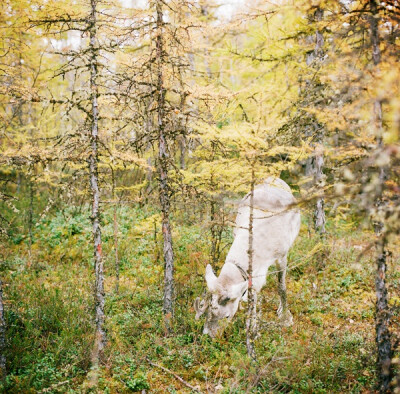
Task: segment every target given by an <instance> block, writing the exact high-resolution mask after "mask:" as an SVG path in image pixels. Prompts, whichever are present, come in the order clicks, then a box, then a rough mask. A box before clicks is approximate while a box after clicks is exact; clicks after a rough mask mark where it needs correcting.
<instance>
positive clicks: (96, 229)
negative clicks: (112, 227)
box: [89, 0, 106, 367]
mask: <svg viewBox="0 0 400 394" xmlns="http://www.w3.org/2000/svg"><path fill="white" fill-rule="evenodd" d="M90 5H91V13H90V19H89V22H90V25H89V26H90V28H89V32H90V42H89V53H90V94H91V104H92V108H91V134H90V140H91V152H90V157H89V175H90V188H91V192H92V196H93V205H92V232H93V246H94V263H95V308H96V312H95V321H96V333H95V334H96V336H95V343H94V348H93V359H92V362H93V366H94V367H97V366H98V364H99V362H100V361H101V358H102V355H103V350H104V347H105V343H106V333H105V331H104V320H105V315H104V273H103V256H102V244H101V227H100V189H99V176H98V160H99V159H98V143H99V141H98V140H99V135H98V122H99V109H98V103H97V97H98V94H99V93H98V86H97V77H98V58H97V57H98V46H97V37H96V35H97V19H96V17H97V15H96V14H97V11H96V6H97V0H91V1H90Z"/></svg>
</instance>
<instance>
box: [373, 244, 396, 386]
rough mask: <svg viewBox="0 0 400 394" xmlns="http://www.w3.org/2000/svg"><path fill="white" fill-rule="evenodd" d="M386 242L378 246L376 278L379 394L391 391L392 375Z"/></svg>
mask: <svg viewBox="0 0 400 394" xmlns="http://www.w3.org/2000/svg"><path fill="white" fill-rule="evenodd" d="M385 246H386V245H385V241H384V240H381V241H380V242H379V244H378V257H377V265H376V276H375V291H376V316H375V331H376V345H377V351H378V358H377V364H378V379H379V392H381V393H386V392H388V391H389V389H390V383H391V381H392V378H393V374H392V366H391V363H392V355H393V351H392V342H391V336H390V331H389V325H390V311H389V305H388V300H387V288H386V270H387V262H386V258H387V252H386V248H385Z"/></svg>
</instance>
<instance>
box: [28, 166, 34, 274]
mask: <svg viewBox="0 0 400 394" xmlns="http://www.w3.org/2000/svg"><path fill="white" fill-rule="evenodd" d="M31 171H32V172H33V171H34V169H31ZM33 193H34V190H33V176H32V175H30V176H29V209H28V256H29V261H28V266H29V267H30V266H31V265H32V262H33V258H32V244H33V209H34V208H33Z"/></svg>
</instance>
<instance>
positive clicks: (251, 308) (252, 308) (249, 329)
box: [246, 163, 257, 361]
mask: <svg viewBox="0 0 400 394" xmlns="http://www.w3.org/2000/svg"><path fill="white" fill-rule="evenodd" d="M254 184H255V175H254V163H253V164H252V169H251V191H250V213H249V248H248V250H247V255H248V256H249V269H248V276H249V279H248V281H249V283H248V290H247V297H248V306H247V320H246V347H247V354H248V355H249V356H250V357H251V358H252V359H253V360H254V361H256V359H257V355H256V349H255V346H254V340H255V337H256V334H257V332H256V329H257V321H256V319H257V315H256V299H255V292H254V288H253V254H254V253H253V218H254Z"/></svg>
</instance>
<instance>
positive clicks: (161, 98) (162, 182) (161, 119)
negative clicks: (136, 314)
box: [156, 0, 174, 332]
mask: <svg viewBox="0 0 400 394" xmlns="http://www.w3.org/2000/svg"><path fill="white" fill-rule="evenodd" d="M156 13H157V22H156V23H157V37H156V57H157V105H158V109H157V118H158V119H157V120H158V161H159V164H158V167H159V168H158V170H159V176H160V179H159V193H160V203H161V212H162V234H163V239H164V297H163V313H164V323H165V327H166V330H167V332H170V331H171V323H172V321H171V320H172V317H173V314H174V299H173V298H174V252H173V248H172V234H171V225H170V219H169V210H170V197H171V196H170V185H169V178H168V170H169V153H168V144H167V138H166V133H165V113H164V111H165V93H166V92H165V88H164V80H163V78H164V76H163V63H164V53H163V52H164V45H163V44H164V43H163V36H162V33H163V31H162V30H163V11H162V2H161V1H160V0H157V2H156Z"/></svg>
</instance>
